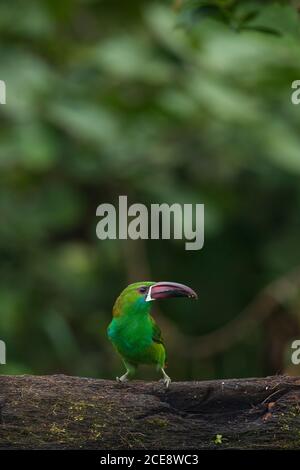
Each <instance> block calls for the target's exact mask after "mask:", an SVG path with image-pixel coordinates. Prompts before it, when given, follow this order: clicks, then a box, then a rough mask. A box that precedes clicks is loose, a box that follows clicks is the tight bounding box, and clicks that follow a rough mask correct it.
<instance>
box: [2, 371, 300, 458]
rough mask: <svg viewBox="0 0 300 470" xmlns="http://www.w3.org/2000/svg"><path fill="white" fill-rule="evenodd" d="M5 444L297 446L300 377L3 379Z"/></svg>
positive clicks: (61, 446) (12, 446) (35, 446)
mask: <svg viewBox="0 0 300 470" xmlns="http://www.w3.org/2000/svg"><path fill="white" fill-rule="evenodd" d="M0 407H1V414H0V416H1V424H0V448H1V449H28V448H29V449H192V448H194V449H215V448H234V449H248V448H255V449H264V448H269V449H286V448H288V449H296V448H299V447H300V378H299V377H298V378H297V377H285V376H278V377H269V378H263V379H240V380H236V379H234V380H224V381H222V380H215V381H205V382H178V383H173V384H172V385H171V388H170V389H169V390H166V389H165V388H164V387H163V385H162V384H159V383H145V382H139V381H137V382H132V383H130V384H128V385H127V384H126V385H124V384H118V383H116V382H112V381H107V380H95V379H87V378H77V377H68V376H63V375H57V376H43V377H35V376H18V377H15V376H2V377H0Z"/></svg>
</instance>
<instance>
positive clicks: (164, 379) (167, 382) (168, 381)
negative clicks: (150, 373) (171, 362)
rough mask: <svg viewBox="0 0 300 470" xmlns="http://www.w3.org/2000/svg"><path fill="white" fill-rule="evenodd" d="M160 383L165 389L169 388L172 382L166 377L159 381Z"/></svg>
mask: <svg viewBox="0 0 300 470" xmlns="http://www.w3.org/2000/svg"><path fill="white" fill-rule="evenodd" d="M160 382H162V383H163V384H164V385H165V386H166V388H169V386H170V384H171V382H172V380H171V378H170V377H169V376H168V375H167V377H164V378H163V379H160Z"/></svg>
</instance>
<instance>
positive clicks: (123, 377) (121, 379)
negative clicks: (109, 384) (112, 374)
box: [116, 374, 128, 383]
mask: <svg viewBox="0 0 300 470" xmlns="http://www.w3.org/2000/svg"><path fill="white" fill-rule="evenodd" d="M116 381H117V382H119V383H126V382H128V377H127V376H126V374H124V375H122V377H116Z"/></svg>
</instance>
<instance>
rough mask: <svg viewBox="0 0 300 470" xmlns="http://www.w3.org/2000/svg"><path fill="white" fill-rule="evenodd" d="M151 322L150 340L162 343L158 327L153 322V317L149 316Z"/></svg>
mask: <svg viewBox="0 0 300 470" xmlns="http://www.w3.org/2000/svg"><path fill="white" fill-rule="evenodd" d="M151 322H152V340H153V341H154V342H155V343H160V344H163V345H164V340H163V338H162V335H161V331H160V328H159V326H158V324H157V323H156V322H155V320H154V318H153V317H151Z"/></svg>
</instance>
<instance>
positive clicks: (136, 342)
mask: <svg viewBox="0 0 300 470" xmlns="http://www.w3.org/2000/svg"><path fill="white" fill-rule="evenodd" d="M152 284H154V283H151V282H148V283H145V282H142V283H136V284H131V285H130V286H128V287H127V288H126V289H125V290H124V291H123V292H122V294H121V295H120V296H119V297H118V299H117V301H116V303H115V306H114V310H113V320H112V322H111V323H110V325H109V327H108V337H109V339H110V340H111V342H112V343H113V345H114V346H115V348H116V349H117V351H118V352H119V354H120V355H121V356H122V358H123V359H124V360H125V362H127V363H130V364H131V365H132V366H133V367H137V366H138V364H154V365H156V366H157V367H158V368H163V367H164V365H165V358H166V353H165V347H164V343H163V339H162V336H161V331H160V329H159V327H158V325H157V324H156V323H155V320H154V319H153V317H151V315H150V309H151V303H150V302H146V301H145V296H144V293H143V292H139V290H138V289H139V288H141V287H144V286H150V285H152Z"/></svg>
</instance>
